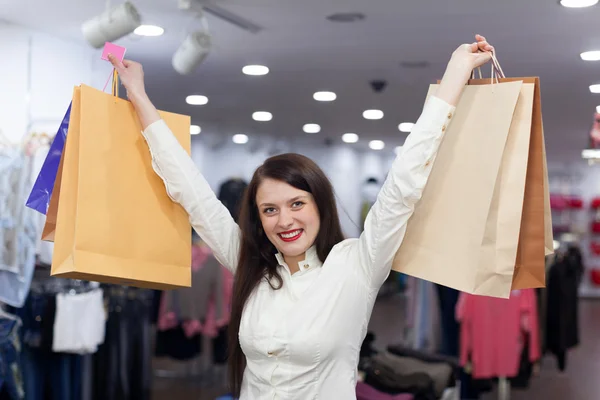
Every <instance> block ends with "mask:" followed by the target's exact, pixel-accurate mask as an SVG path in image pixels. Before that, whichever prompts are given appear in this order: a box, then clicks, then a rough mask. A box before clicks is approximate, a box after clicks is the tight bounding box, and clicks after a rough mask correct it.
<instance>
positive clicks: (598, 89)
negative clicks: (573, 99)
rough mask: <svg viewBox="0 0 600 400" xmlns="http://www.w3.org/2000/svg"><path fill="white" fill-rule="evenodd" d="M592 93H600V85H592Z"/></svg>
mask: <svg viewBox="0 0 600 400" xmlns="http://www.w3.org/2000/svg"><path fill="white" fill-rule="evenodd" d="M590 92H592V93H600V84H597V85H590Z"/></svg>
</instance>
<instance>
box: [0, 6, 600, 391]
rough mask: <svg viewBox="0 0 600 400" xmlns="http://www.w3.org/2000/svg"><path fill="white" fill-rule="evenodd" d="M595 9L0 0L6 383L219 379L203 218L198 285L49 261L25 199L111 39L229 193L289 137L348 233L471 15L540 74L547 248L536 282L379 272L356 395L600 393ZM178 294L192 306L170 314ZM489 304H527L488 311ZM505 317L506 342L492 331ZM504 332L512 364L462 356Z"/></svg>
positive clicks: (113, 387)
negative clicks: (474, 284) (461, 284)
mask: <svg viewBox="0 0 600 400" xmlns="http://www.w3.org/2000/svg"><path fill="white" fill-rule="evenodd" d="M119 7H120V8H119ZM115 10H116V11H115ZM111 12H112V14H111ZM107 15H109V16H110V17H107ZM102 18H108V20H109V22H108V23H106V22H102V21H101V19H102ZM111 18H112V19H111ZM599 19H600V4H598V0H561V1H558V0H554V1H546V0H528V1H524V2H523V1H514V0H505V1H502V2H481V1H474V0H450V1H447V2H445V3H441V2H439V1H433V0H411V1H402V2H399V1H396V0H377V1H371V2H365V1H359V0H336V1H318V0H304V1H293V0H278V1H275V0H244V1H242V0H146V1H140V0H131V1H130V2H123V1H121V0H107V1H106V2H103V1H96V2H92V1H75V0H56V1H51V2H49V1H42V0H22V1H0V37H1V38H2V40H0V52H1V54H3V60H4V61H3V62H2V63H0V76H1V77H2V78H1V82H2V90H0V222H1V223H0V244H1V246H0V258H1V259H2V263H1V264H0V399H2V400H3V399H28V400H42V399H51V400H79V399H81V400H105V399H106V400H108V399H110V400H144V399H148V400H149V399H153V400H163V399H169V400H175V399H178V400H179V399H180V400H188V399H190V400H191V399H196V400H198V399H202V400H214V399H223V400H224V399H230V398H232V397H228V396H229V394H230V393H229V390H228V388H227V366H226V364H227V339H226V336H227V333H226V332H227V327H228V323H229V317H230V315H229V307H230V305H231V296H232V285H233V276H232V275H231V273H230V272H228V271H227V270H226V269H225V268H224V267H222V266H221V265H219V263H218V262H217V261H216V259H215V258H214V257H213V256H212V255H211V253H210V251H208V250H207V249H206V245H205V244H204V243H203V242H202V240H201V238H199V237H198V236H197V235H195V234H194V235H193V236H192V241H193V245H192V255H191V260H192V265H191V271H192V272H191V273H192V287H191V288H180V289H174V290H158V289H148V288H140V287H135V286H134V285H119V284H112V283H106V282H102V283H100V282H94V281H87V280H78V279H66V278H59V277H54V276H51V265H52V259H53V243H52V242H50V241H47V240H42V236H43V232H42V231H43V230H44V225H45V224H46V216H45V215H44V214H42V213H40V212H38V211H36V210H34V209H32V208H31V207H26V206H25V204H26V202H27V199H28V196H29V195H30V192H31V190H32V187H33V185H34V183H35V181H36V179H37V177H38V174H39V172H40V169H41V168H42V165H43V163H44V160H45V159H46V157H47V155H48V152H49V149H50V146H51V144H52V143H53V141H54V139H55V138H56V137H57V136H59V135H61V130H60V129H61V123H63V118H64V117H65V112H66V111H67V108H68V107H69V104H70V102H71V99H72V96H73V90H74V87H76V86H79V85H87V86H90V87H93V88H95V89H98V90H103V88H104V91H105V92H107V93H109V92H110V89H107V85H106V84H107V83H108V82H109V80H110V79H111V76H112V74H113V70H112V66H111V65H110V63H109V62H108V61H106V60H104V59H102V50H103V49H102V47H103V45H104V42H107V41H108V42H113V43H115V44H117V45H119V46H122V47H124V48H126V54H125V58H127V59H131V60H134V61H137V62H140V63H141V64H142V65H143V68H144V74H145V84H146V90H147V93H148V95H149V97H150V98H151V99H152V101H153V102H154V103H155V105H156V107H157V108H158V109H160V110H161V111H165V112H170V113H176V114H182V115H187V116H189V117H190V123H191V125H190V137H191V156H192V159H193V161H194V163H195V164H196V165H197V167H198V168H199V170H200V171H201V173H202V174H203V175H204V176H205V178H206V180H207V181H208V183H209V185H210V186H211V188H212V189H213V191H214V192H215V194H216V195H217V197H218V198H219V200H221V201H222V202H223V203H224V204H225V205H226V206H227V207H228V209H229V210H230V212H231V213H232V215H234V214H235V213H236V209H237V208H236V207H237V206H238V205H239V201H240V200H239V199H240V198H241V196H242V194H243V191H244V189H245V188H246V185H247V183H248V182H249V180H250V179H251V177H252V174H253V172H254V171H255V169H256V168H257V167H258V166H260V165H261V163H262V162H263V161H264V160H265V159H266V158H267V157H269V156H272V155H276V154H281V153H287V152H295V153H300V154H303V155H306V156H308V157H310V158H311V159H313V160H314V161H315V162H316V163H317V164H318V165H319V166H320V167H321V168H322V169H323V170H324V171H325V173H326V174H327V176H328V177H329V178H330V180H331V182H332V184H333V187H334V190H335V194H336V201H337V205H338V209H339V216H340V219H341V224H342V228H343V231H344V234H345V235H346V236H347V237H358V236H359V235H360V234H361V232H362V224H363V220H364V217H365V214H366V211H368V209H369V207H370V206H371V205H372V204H373V202H374V200H375V198H376V196H377V193H378V191H379V189H380V187H381V185H382V184H383V182H384V180H385V178H386V175H387V172H388V171H389V169H390V167H391V165H392V162H393V161H394V159H395V158H396V156H397V155H398V154H400V151H401V148H402V145H403V143H404V141H405V139H406V137H407V136H408V135H409V134H410V131H411V128H412V126H413V124H414V123H415V122H416V121H417V119H418V118H419V115H420V112H421V110H422V109H423V105H424V103H425V99H426V95H427V92H428V89H429V85H430V84H435V83H436V82H437V81H438V80H439V79H441V77H442V75H443V73H444V69H445V67H446V64H447V63H448V60H449V59H450V56H451V54H452V52H453V51H454V49H456V47H457V46H459V45H460V44H461V43H467V42H472V41H473V37H474V35H475V34H482V35H485V36H486V38H487V39H488V41H489V42H490V43H492V44H493V45H494V47H495V49H496V56H497V59H498V61H499V63H500V64H501V66H502V69H503V71H504V72H505V74H506V76H509V77H539V79H540V90H541V104H542V114H543V129H544V137H545V151H546V156H547V171H548V182H549V186H548V190H549V193H550V205H551V211H552V228H553V229H552V230H553V236H554V251H555V252H554V254H552V255H548V256H546V260H545V261H546V285H545V287H543V288H532V289H524V290H521V291H520V292H518V293H513V295H512V296H511V298H510V299H508V300H498V301H496V300H497V299H496V300H490V299H489V298H484V297H480V296H474V295H469V294H466V293H460V292H458V291H457V290H454V289H450V288H448V287H444V286H443V285H439V284H435V283H431V282H428V281H425V280H422V279H418V278H415V277H411V276H408V275H405V274H401V273H397V272H392V274H391V275H390V277H389V278H388V279H387V281H386V283H385V284H384V286H383V287H382V289H381V291H380V293H379V296H378V299H377V302H376V304H375V308H374V311H373V314H372V318H371V321H370V323H369V328H368V334H367V337H366V338H365V341H364V343H363V347H362V348H361V357H360V359H361V362H360V363H359V365H358V366H357V367H358V369H359V376H360V379H359V384H358V385H359V386H357V396H358V398H359V399H364V400H373V399H407V400H408V399H413V398H414V399H424V400H433V399H452V400H459V399H465V400H475V399H481V400H491V399H501V400H509V399H512V400H520V399H548V400H563V399H569V400H590V399H596V398H599V397H600V383H598V379H596V378H595V377H596V376H598V374H600V366H599V365H598V363H597V361H596V360H597V359H598V357H600V341H599V340H598V338H599V337H600V322H599V321H600V301H598V300H599V299H600V166H599V165H598V162H599V161H600V69H599V67H600V31H599V30H598V29H597V26H598V20H599ZM115 21H116V22H115ZM102 23H104V24H105V25H104V26H103V27H101V26H100V25H101V24H102ZM107 24H108V25H107ZM482 74H483V76H484V77H485V78H489V77H490V68H489V66H485V67H484V68H482ZM108 86H110V85H108ZM119 92H120V97H122V98H126V90H125V89H124V88H123V87H120V89H119ZM482 134H485V127H484V128H482ZM481 151H482V152H485V151H486V149H481ZM473 190H477V188H473ZM74 298H78V299H79V300H77V301H73V299H74ZM61 304H62V307H63V309H62V311H61V309H60V308H61ZM65 304H66V306H65ZM69 304H70V305H69ZM183 304H186V305H187V306H189V307H192V305H193V307H192V308H194V312H195V313H196V314H195V316H194V318H191V319H184V318H182V317H181V315H182V314H181V307H182V305H183ZM69 307H70V308H69ZM492 310H494V311H492ZM515 310H516V311H515ZM492 312H497V313H507V315H508V314H511V313H513V314H514V313H516V314H515V315H518V317H517V318H516V319H514V318H513V319H507V320H506V321H509V322H506V321H505V323H508V324H511V323H512V324H513V325H514V326H513V325H511V326H507V325H504V326H500V327H498V326H497V324H498V321H497V320H496V321H494V319H493V318H485V316H486V315H488V314H490V313H492ZM503 315H504V314H503ZM511 315H512V314H511ZM507 318H508V317H507ZM523 320H526V321H527V322H526V323H525V324H524V325H523ZM58 321H61V322H60V323H58ZM470 323H473V324H474V325H477V326H479V327H480V328H481V329H482V330H481V331H479V332H475V333H473V332H470V331H468V329H467V328H466V327H467V326H471V325H470ZM13 326H18V329H16V330H18V331H19V333H18V335H14V337H13V336H11V335H10V334H9V332H12V327H13ZM73 326H85V329H84V330H85V331H86V332H83V333H82V332H78V330H77V329H74V328H71V327H73ZM482 327H483V328H482ZM16 330H15V331H16ZM482 332H487V333H482ZM498 332H500V333H498ZM511 332H515V333H514V334H515V335H516V339H515V340H514V341H513V342H510V341H506V340H503V339H502V338H505V335H510V334H511ZM477 334H480V335H488V336H490V335H491V336H493V335H499V336H498V338H499V339H498V341H495V340H494V339H490V337H488V338H487V339H490V340H487V341H486V340H483V341H477V340H475V339H473V338H472V336H473V335H475V336H477ZM57 336H58V338H57ZM15 338H16V339H15ZM17 339H18V340H17ZM501 339H502V340H501ZM16 341H18V345H17V344H16ZM509 342H510V343H512V345H510V344H509V345H507V344H506V343H509ZM482 343H483V344H482ZM497 346H507V347H506V349H505V351H506V352H508V353H512V354H513V355H514V356H515V357H516V358H518V359H519V360H520V361H519V368H518V371H516V372H515V373H514V374H512V376H506V375H503V376H498V374H494V373H491V374H490V373H487V375H485V373H483V372H481V371H476V370H473V369H472V368H471V367H472V366H471V363H470V361H469V357H483V358H486V357H492V355H490V354H491V353H493V351H494V350H493V349H494V348H496V347H497ZM477 352H479V353H480V354H478V355H476V353H477ZM17 358H18V359H19V360H20V362H19V363H16V362H15V360H16V359H17ZM373 363H375V364H373ZM492 364H493V363H492ZM373 365H376V366H377V365H379V366H380V367H381V366H382V365H383V366H385V368H387V369H386V372H385V374H386V377H385V378H383V377H382V376H381V375H380V374H379V370H377V373H375V372H374V368H375V369H376V367H373ZM381 368H382V367H381ZM488 372H489V371H488ZM419 374H420V375H419ZM482 374H483V375H482ZM415 375H417V376H416V377H415ZM488 375H489V376H488ZM403 395H405V396H406V397H402V396H403Z"/></svg>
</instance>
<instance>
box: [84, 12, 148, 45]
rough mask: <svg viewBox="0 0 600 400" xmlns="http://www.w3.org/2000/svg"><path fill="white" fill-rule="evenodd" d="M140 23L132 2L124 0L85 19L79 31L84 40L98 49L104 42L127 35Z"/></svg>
mask: <svg viewBox="0 0 600 400" xmlns="http://www.w3.org/2000/svg"><path fill="white" fill-rule="evenodd" d="M140 24H141V18H140V14H139V13H138V11H137V9H136V8H135V7H134V5H133V4H131V3H130V2H128V1H126V2H124V3H122V4H118V5H116V6H114V7H112V8H110V9H107V10H106V11H105V12H103V13H102V14H100V15H97V16H95V17H94V18H92V19H89V20H87V21H85V22H84V23H83V24H82V25H81V31H82V33H83V36H84V37H85V40H87V41H88V43H89V44H90V45H92V46H93V47H95V48H97V49H99V48H101V47H102V46H104V43H106V42H114V41H115V40H117V39H120V38H122V37H123V36H125V35H129V34H130V33H131V32H133V31H134V30H135V28H137V27H138V26H140Z"/></svg>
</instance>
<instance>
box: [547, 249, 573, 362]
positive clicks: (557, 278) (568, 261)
mask: <svg viewBox="0 0 600 400" xmlns="http://www.w3.org/2000/svg"><path fill="white" fill-rule="evenodd" d="M581 269H582V264H581V261H580V260H579V259H578V257H577V256H575V255H571V256H569V255H567V256H562V255H559V256H557V257H556V258H555V261H554V263H553V264H552V266H551V267H550V270H549V271H548V284H547V287H546V296H547V300H546V301H547V303H546V304H547V307H546V330H545V332H546V349H547V350H548V351H550V352H552V353H553V354H555V355H556V356H557V359H558V363H559V369H560V370H562V371H564V370H565V369H566V358H567V355H566V353H567V351H568V350H569V349H572V348H573V347H575V346H577V345H578V344H579V293H578V286H579V282H580V280H581Z"/></svg>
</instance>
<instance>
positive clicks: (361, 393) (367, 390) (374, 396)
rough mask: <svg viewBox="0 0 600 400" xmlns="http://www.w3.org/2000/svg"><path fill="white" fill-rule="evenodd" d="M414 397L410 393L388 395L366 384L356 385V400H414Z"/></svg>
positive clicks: (359, 383)
mask: <svg viewBox="0 0 600 400" xmlns="http://www.w3.org/2000/svg"><path fill="white" fill-rule="evenodd" d="M413 399H414V396H413V395H412V394H409V393H402V394H387V393H383V392H380V391H379V390H377V389H375V388H374V387H372V386H369V385H367V384H366V383H364V382H358V383H357V384H356V400H413Z"/></svg>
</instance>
